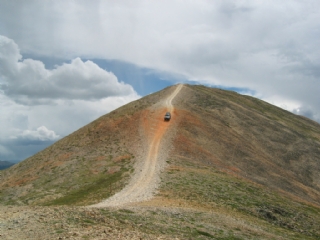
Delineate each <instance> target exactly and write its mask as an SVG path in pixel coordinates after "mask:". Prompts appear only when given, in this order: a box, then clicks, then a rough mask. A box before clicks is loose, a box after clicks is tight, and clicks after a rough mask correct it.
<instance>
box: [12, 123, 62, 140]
mask: <svg viewBox="0 0 320 240" xmlns="http://www.w3.org/2000/svg"><path fill="white" fill-rule="evenodd" d="M59 138H60V136H59V135H57V134H56V133H55V132H54V131H52V130H49V129H47V128H46V127H45V126H41V127H38V128H37V129H36V130H24V131H23V132H22V133H21V134H20V135H18V136H15V137H14V139H23V140H32V141H55V140H57V139H59Z"/></svg>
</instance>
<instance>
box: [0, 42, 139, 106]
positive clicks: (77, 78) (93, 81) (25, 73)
mask: <svg viewBox="0 0 320 240" xmlns="http://www.w3.org/2000/svg"><path fill="white" fill-rule="evenodd" d="M0 66H1V67H0V74H1V77H2V78H3V79H4V81H3V83H2V85H1V89H2V90H3V92H4V93H5V94H6V95H8V96H10V97H12V98H13V99H14V100H15V101H16V102H19V103H22V104H27V105H32V104H48V103H50V101H52V100H55V99H73V100H75V99H82V100H97V99H103V98H106V97H111V96H121V95H122V96H124V95H130V94H135V91H134V89H133V88H132V87H131V86H130V85H128V84H124V83H122V82H118V79H117V77H116V76H115V75H114V74H113V73H111V72H107V71H105V70H103V69H101V68H100V67H99V66H98V65H96V64H95V63H93V62H92V61H86V62H83V61H82V60H81V59H80V58H75V59H73V60H72V61H71V63H68V64H66V63H65V64H63V65H62V66H57V67H56V68H55V69H53V70H48V69H46V68H45V66H44V64H43V63H42V62H40V61H36V60H33V59H24V60H22V56H21V55H20V53H19V49H18V46H17V44H16V43H15V42H14V41H13V40H11V39H9V38H7V37H4V36H0Z"/></svg>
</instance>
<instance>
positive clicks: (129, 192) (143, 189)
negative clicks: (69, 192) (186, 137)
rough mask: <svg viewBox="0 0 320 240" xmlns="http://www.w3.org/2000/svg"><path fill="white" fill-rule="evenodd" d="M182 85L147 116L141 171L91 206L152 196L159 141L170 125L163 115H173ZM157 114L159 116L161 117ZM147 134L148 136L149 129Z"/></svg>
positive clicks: (123, 203) (126, 202) (117, 203)
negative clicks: (122, 186)
mask: <svg viewBox="0 0 320 240" xmlns="http://www.w3.org/2000/svg"><path fill="white" fill-rule="evenodd" d="M182 87H183V85H182V84H179V85H177V87H176V89H175V90H174V92H173V93H172V94H171V95H170V96H169V97H168V98H167V99H166V100H165V101H164V105H165V106H163V107H158V108H157V109H156V110H155V111H154V112H153V113H152V114H151V116H149V118H148V121H150V123H149V126H151V131H153V134H152V135H151V138H150V140H149V143H148V144H149V147H148V153H147V156H146V158H145V161H144V164H143V166H142V168H141V171H140V172H137V174H135V176H133V178H132V180H131V182H130V183H129V184H128V185H127V186H126V187H125V188H124V189H122V190H121V191H120V192H118V193H116V194H115V195H113V196H112V197H110V198H108V199H106V200H105V201H103V202H101V203H98V204H95V205H92V206H91V207H118V206H122V205H126V204H129V203H134V202H141V201H145V200H148V199H150V198H152V196H153V193H154V191H155V190H156V188H157V185H158V184H157V183H158V182H159V176H158V175H159V170H160V169H158V168H159V167H158V168H157V160H158V158H159V156H158V153H159V147H160V142H161V139H162V137H163V135H164V134H165V132H166V131H167V129H168V128H169V126H170V121H169V122H165V121H164V120H163V116H164V113H165V112H166V111H169V112H171V113H172V115H171V118H172V117H174V115H173V111H174V107H173V105H172V100H173V99H174V98H175V97H176V96H177V94H178V93H179V92H180V90H181V88H182ZM159 116H161V118H160V117H159ZM171 121H172V119H171ZM147 134H148V135H149V136H150V130H149V132H148V133H147ZM146 137H147V136H146Z"/></svg>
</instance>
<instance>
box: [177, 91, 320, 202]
mask: <svg viewBox="0 0 320 240" xmlns="http://www.w3.org/2000/svg"><path fill="white" fill-rule="evenodd" d="M185 92H186V93H185V95H186V96H188V97H187V98H183V99H181V100H180V101H177V102H175V104H176V106H177V109H179V112H178V113H177V114H178V115H179V116H180V117H181V118H182V120H181V121H180V124H179V126H178V127H177V131H178V134H177V137H176V139H175V141H174V149H175V151H174V155H172V157H173V156H177V157H184V158H189V159H194V161H196V162H198V163H201V164H203V165H206V166H208V167H214V168H217V169H220V170H223V171H225V172H228V173H230V174H234V175H237V176H241V177H242V178H245V179H248V180H251V181H253V182H256V183H259V184H262V185H265V186H267V187H270V188H272V189H275V190H278V191H280V192H284V193H287V194H290V195H292V196H294V197H297V198H300V199H301V200H302V199H303V200H306V201H310V202H313V203H314V204H319V203H320V174H319V172H320V159H319V156H320V125H319V124H318V123H316V122H313V121H311V120H309V119H306V118H304V117H301V116H296V115H294V114H292V113H290V112H287V111H285V110H282V109H280V108H277V107H275V106H272V105H270V104H268V103H265V102H263V101H261V100H258V99H255V98H252V97H249V96H242V95H240V94H237V93H234V92H228V91H223V90H219V89H210V88H207V87H203V86H189V87H186V88H185Z"/></svg>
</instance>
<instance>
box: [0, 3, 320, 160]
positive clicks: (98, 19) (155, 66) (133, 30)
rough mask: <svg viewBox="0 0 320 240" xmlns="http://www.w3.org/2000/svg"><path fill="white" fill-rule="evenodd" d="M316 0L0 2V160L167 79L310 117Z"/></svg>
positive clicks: (317, 78) (318, 84)
mask: <svg viewBox="0 0 320 240" xmlns="http://www.w3.org/2000/svg"><path fill="white" fill-rule="evenodd" d="M319 46H320V1H318V0H304V1H300V0H299V1H298V0H297V1H295V0H290V1H289V0H283V1H276V0H268V1H264V0H234V1H231V0H215V1H211V0H210V1H209V0H186V1H182V0H170V1H169V0H162V1H147V0H145V1H143V0H136V1H129V0H123V1H122V0H119V1H118V0H110V1H102V0H101V1H99V0H91V1H85V0H77V1H75V0H68V1H65V0H54V1H53V0H48V1H41V0H29V1H19V0H0V160H3V161H4V160H9V161H15V162H18V161H21V160H24V159H26V158H27V157H29V156H32V155H34V154H35V153H36V152H38V151H40V150H42V149H44V148H45V147H47V146H49V145H51V144H52V143H54V142H55V141H57V140H59V139H61V138H63V137H65V136H67V135H69V134H70V133H72V132H73V131H75V130H77V129H79V128H80V127H82V126H84V125H86V124H88V123H90V122H91V121H93V120H95V119H96V118H98V117H99V116H101V115H104V114H106V113H108V112H110V111H112V110H114V109H116V108H118V107H120V106H122V105H124V104H126V103H129V102H131V101H133V100H136V99H139V98H141V97H143V96H145V95H147V94H150V93H153V92H156V91H159V90H161V89H163V88H164V87H167V86H170V85H173V84H177V83H191V84H203V85H206V86H211V87H219V88H223V89H231V90H234V91H237V92H239V93H242V94H247V95H251V96H254V97H256V98H259V99H262V100H264V101H267V102H269V103H271V104H274V105H276V106H279V107H281V108H283V109H286V110H288V111H291V112H293V113H295V114H299V115H303V116H306V117H308V118H311V119H313V120H315V121H317V122H320V94H319V93H320V48H319Z"/></svg>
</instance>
